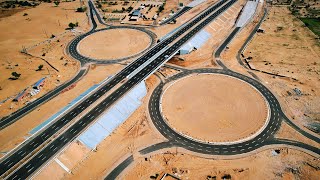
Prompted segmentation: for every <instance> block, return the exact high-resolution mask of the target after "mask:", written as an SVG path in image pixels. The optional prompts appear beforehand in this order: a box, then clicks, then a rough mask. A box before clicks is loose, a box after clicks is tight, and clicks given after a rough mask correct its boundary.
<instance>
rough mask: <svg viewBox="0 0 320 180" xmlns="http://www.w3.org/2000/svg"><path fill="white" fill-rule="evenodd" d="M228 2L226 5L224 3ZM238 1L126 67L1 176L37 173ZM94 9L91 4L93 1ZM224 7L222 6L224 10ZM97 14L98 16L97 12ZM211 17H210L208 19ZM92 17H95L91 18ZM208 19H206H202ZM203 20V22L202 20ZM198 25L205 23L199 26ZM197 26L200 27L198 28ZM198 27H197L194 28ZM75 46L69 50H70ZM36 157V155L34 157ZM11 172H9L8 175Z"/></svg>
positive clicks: (2, 167)
mask: <svg viewBox="0 0 320 180" xmlns="http://www.w3.org/2000/svg"><path fill="white" fill-rule="evenodd" d="M224 2H226V3H224ZM234 2H236V0H231V1H226V0H224V1H220V2H219V3H217V4H215V5H213V6H212V7H210V8H208V9H207V10H206V11H204V12H203V13H202V14H201V15H199V16H197V17H196V18H195V19H193V20H192V21H191V22H189V23H188V24H187V25H185V26H183V27H182V28H181V29H180V30H179V31H177V32H176V33H175V34H173V35H172V36H171V37H169V38H167V39H165V40H163V41H162V42H160V43H158V44H157V45H156V46H154V47H153V48H152V49H150V50H149V51H148V52H146V53H145V54H144V55H142V56H141V57H139V58H138V59H137V60H135V61H134V62H133V63H131V64H130V65H128V66H126V67H125V68H124V69H123V70H121V71H120V72H119V73H117V74H116V75H115V76H114V77H113V78H112V79H111V80H110V81H108V82H107V83H106V84H105V85H104V86H102V87H101V88H100V89H99V90H97V91H96V92H95V93H93V94H92V95H90V96H89V97H88V98H87V99H86V100H85V101H83V102H81V103H79V104H78V105H76V106H75V107H74V108H73V109H72V110H70V111H69V112H68V113H66V114H65V115H64V116H62V117H61V118H59V119H58V120H56V121H55V122H54V123H52V124H50V126H49V127H47V128H46V129H45V130H43V131H42V132H40V133H38V134H37V135H36V136H34V137H33V138H31V139H30V141H27V142H25V143H24V144H22V145H21V146H20V147H18V148H16V149H15V150H14V152H12V153H11V154H10V156H9V155H8V156H5V158H3V159H2V161H1V163H0V173H1V175H4V174H5V175H8V174H7V173H8V172H9V173H11V171H8V170H10V169H12V168H13V167H14V169H15V170H14V172H13V173H11V174H10V176H9V179H11V178H12V179H24V178H27V177H28V176H29V175H31V174H33V172H34V171H36V170H37V169H38V168H39V167H41V165H42V164H44V162H46V161H47V160H49V159H50V158H51V157H52V156H53V155H54V154H55V153H57V152H58V151H59V150H60V149H61V148H62V147H63V146H64V145H65V144H67V143H69V142H71V141H72V140H73V139H74V138H75V137H77V135H78V134H80V132H81V131H82V130H83V129H85V128H86V127H87V126H88V125H89V124H90V123H91V122H92V121H94V119H95V118H96V117H97V116H99V115H100V114H101V113H102V112H103V111H104V110H105V109H107V108H108V107H109V106H110V105H111V104H112V103H113V102H115V101H116V100H117V99H119V98H120V97H121V96H122V95H123V94H125V93H126V92H127V91H128V90H130V89H131V88H132V87H133V86H135V85H136V84H138V83H140V82H141V81H142V80H144V79H145V78H147V77H148V76H149V75H150V74H152V73H153V72H154V71H156V70H157V69H158V68H159V67H160V66H161V65H162V64H163V63H164V62H166V61H167V60H168V59H167V58H166V57H167V56H168V55H172V54H175V52H176V51H177V50H178V49H179V47H180V46H182V45H183V44H184V43H185V42H186V41H187V40H189V39H190V38H191V37H192V36H193V35H195V34H196V33H197V32H198V31H200V30H201V29H202V28H203V27H204V26H205V25H207V24H208V23H209V22H210V21H212V20H213V19H214V18H216V17H217V16H218V15H219V14H220V13H221V12H223V11H224V10H225V9H227V8H228V7H230V6H231V5H232V4H233V3H234ZM89 6H90V2H89ZM220 6H221V7H220ZM90 7H91V8H90V11H91V14H93V13H92V12H93V10H94V8H92V6H90ZM96 14H97V13H96ZM207 16H208V17H207ZM91 17H92V16H91ZM202 19H204V20H202ZM91 20H92V21H93V22H92V24H93V27H96V23H95V21H94V19H93V18H91ZM201 20H202V21H201ZM198 22H201V23H199V24H198ZM196 24H197V25H196ZM194 25H196V26H195V27H194V28H192V27H193V26H194ZM190 28H192V30H190V31H189V32H188V33H186V34H185V35H184V36H183V37H182V38H180V39H179V40H178V41H177V42H175V43H174V44H173V45H172V46H171V47H170V48H168V49H167V50H166V51H165V52H164V53H163V54H161V55H160V56H159V57H157V58H156V59H155V60H154V61H153V62H151V63H150V64H148V66H146V67H145V68H143V69H142V70H141V71H140V72H139V73H137V74H136V75H135V76H134V77H133V78H132V79H129V80H128V81H126V82H125V83H124V84H123V85H122V86H121V87H120V88H118V89H117V90H116V91H115V92H113V93H112V94H111V95H109V96H108V97H107V98H105V99H104V100H103V101H102V102H101V103H100V104H99V105H97V106H96V107H95V108H93V109H92V110H91V111H89V113H87V114H86V115H85V116H83V117H82V118H81V119H80V120H78V121H77V122H76V123H75V124H73V125H72V126H71V127H69V128H68V129H67V130H65V131H64V132H63V133H62V134H61V135H59V136H58V137H57V138H56V139H54V140H52V141H51V142H50V143H48V142H47V141H48V140H49V139H50V138H51V137H52V136H53V135H55V134H56V133H57V132H58V131H59V130H61V129H62V128H63V127H65V125H67V124H68V123H69V122H71V121H72V119H73V118H74V117H76V116H77V115H79V114H80V113H81V112H83V111H84V110H85V109H86V108H88V107H89V106H90V105H91V104H92V103H94V102H95V101H96V100H98V99H99V98H100V97H101V96H102V95H104V94H105V93H106V92H108V91H109V90H110V89H112V88H113V87H115V86H116V85H117V84H118V83H120V82H121V81H122V80H123V79H125V77H126V76H127V75H129V74H130V73H131V72H132V71H134V70H135V69H137V68H138V67H139V66H140V65H142V64H143V63H144V62H145V61H146V60H147V59H149V58H150V57H152V56H153V55H154V54H156V53H157V52H159V51H160V50H161V49H163V48H164V47H166V46H167V45H169V44H170V43H172V42H173V41H175V40H176V39H177V38H178V37H179V36H181V35H183V34H184V33H185V32H186V31H188V30H189V29H190ZM70 49H72V47H69V50H70ZM43 145H45V147H44V148H42V149H41V150H39V151H37V148H38V147H41V146H43ZM33 154H34V155H33ZM30 155H33V156H32V157H31V158H30V159H29V161H27V162H26V163H24V164H22V166H20V167H19V168H16V167H15V166H18V165H20V164H19V162H21V161H22V160H24V159H25V158H26V157H28V156H30ZM7 171H8V172H7Z"/></svg>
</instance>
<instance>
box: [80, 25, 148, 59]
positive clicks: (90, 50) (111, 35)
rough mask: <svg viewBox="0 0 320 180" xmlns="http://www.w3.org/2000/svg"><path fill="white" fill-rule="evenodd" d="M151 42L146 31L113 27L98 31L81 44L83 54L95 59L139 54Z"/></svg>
mask: <svg viewBox="0 0 320 180" xmlns="http://www.w3.org/2000/svg"><path fill="white" fill-rule="evenodd" d="M150 43H151V39H150V37H149V36H148V35H147V34H145V33H144V32H141V31H138V30H134V29H112V30H106V31H100V32H97V33H95V34H93V35H91V36H89V37H87V38H85V39H84V40H82V41H81V43H80V44H79V51H80V53H81V54H82V55H84V56H87V57H90V58H94V59H102V60H103V59H118V58H124V57H128V56H131V55H134V54H137V53H139V52H141V51H143V50H144V49H146V48H147V47H148V46H149V45H150Z"/></svg>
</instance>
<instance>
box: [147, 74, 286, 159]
mask: <svg viewBox="0 0 320 180" xmlns="http://www.w3.org/2000/svg"><path fill="white" fill-rule="evenodd" d="M196 73H199V74H200V73H213V74H224V75H228V76H232V77H235V78H238V79H241V80H243V81H245V82H247V83H249V84H251V85H252V86H254V87H255V88H256V89H257V90H258V91H260V93H261V94H262V95H263V96H264V97H265V98H266V100H267V102H268V103H269V106H270V121H269V124H268V125H267V127H266V128H265V129H264V130H263V131H262V132H261V133H260V134H259V135H257V136H256V137H255V138H253V139H251V140H248V141H245V142H241V143H237V144H230V145H215V144H207V143H200V142H197V141H194V140H191V139H189V138H185V137H184V136H182V135H180V134H179V133H178V132H175V131H174V130H173V129H171V128H170V127H169V126H168V125H167V124H166V123H165V120H164V119H163V118H162V115H161V111H160V105H159V103H160V97H161V94H162V90H163V86H164V85H165V83H161V84H160V85H159V86H158V87H157V88H156V89H155V90H154V92H153V93H152V95H151V99H150V101H149V111H150V116H151V119H152V121H153V123H154V125H155V126H156V128H157V129H158V130H159V132H160V133H161V134H162V135H163V136H164V137H166V138H167V139H168V140H169V141H176V142H178V143H179V144H180V145H181V146H182V147H184V148H186V149H188V150H191V151H195V152H199V153H204V154H214V155H235V154H243V153H247V152H250V151H252V150H255V149H258V148H260V147H262V146H264V145H265V144H266V141H268V140H269V139H270V138H273V135H274V134H275V132H276V131H277V130H278V129H279V127H280V125H281V120H282V119H281V117H280V112H281V108H280V104H279V102H278V101H277V99H276V98H275V96H274V95H273V94H272V93H271V92H270V91H269V90H268V89H267V88H266V87H265V86H263V85H262V84H261V83H259V82H258V81H256V80H254V79H252V78H250V77H247V76H244V75H242V74H239V73H236V72H233V71H230V70H225V69H196V70H188V71H184V72H182V73H179V74H177V75H174V76H172V77H170V78H169V79H168V81H167V82H170V81H174V80H177V79H179V78H181V77H185V76H187V75H190V74H196Z"/></svg>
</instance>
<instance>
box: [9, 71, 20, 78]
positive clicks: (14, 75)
mask: <svg viewBox="0 0 320 180" xmlns="http://www.w3.org/2000/svg"><path fill="white" fill-rule="evenodd" d="M11 75H12V76H13V77H14V78H13V79H14V80H16V79H19V77H20V76H21V74H19V73H17V72H12V73H11Z"/></svg>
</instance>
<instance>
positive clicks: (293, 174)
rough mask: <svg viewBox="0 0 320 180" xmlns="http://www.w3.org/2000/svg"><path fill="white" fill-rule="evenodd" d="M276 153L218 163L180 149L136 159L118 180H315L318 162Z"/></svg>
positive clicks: (286, 151)
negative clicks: (169, 179)
mask: <svg viewBox="0 0 320 180" xmlns="http://www.w3.org/2000/svg"><path fill="white" fill-rule="evenodd" d="M277 150H279V152H280V153H279V154H278V155H272V150H264V151H262V152H259V153H257V154H255V155H252V156H248V157H244V158H237V159H233V160H217V159H214V158H201V157H197V156H195V155H189V154H186V153H185V152H183V151H181V150H180V149H175V148H172V149H167V150H166V151H164V152H159V153H158V154H152V155H150V156H147V160H145V157H137V158H136V159H135V163H134V165H132V166H131V167H129V168H128V170H127V171H126V172H125V173H124V175H123V176H121V177H120V178H119V179H150V176H155V175H156V174H161V173H170V174H172V175H176V176H177V177H179V178H181V179H210V180H211V179H223V177H228V175H230V177H231V178H229V179H235V180H236V179H257V178H259V179H288V180H289V179H317V178H318V177H319V175H320V172H319V170H317V166H318V164H319V160H317V159H315V158H314V157H312V156H310V155H308V154H306V153H303V152H300V151H297V150H291V149H288V148H278V149H277Z"/></svg>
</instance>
